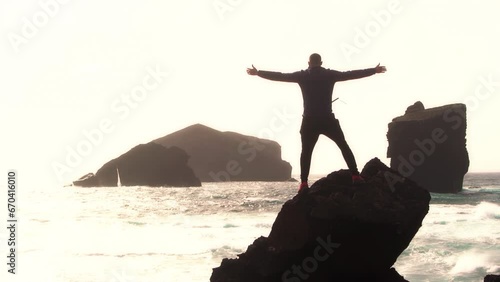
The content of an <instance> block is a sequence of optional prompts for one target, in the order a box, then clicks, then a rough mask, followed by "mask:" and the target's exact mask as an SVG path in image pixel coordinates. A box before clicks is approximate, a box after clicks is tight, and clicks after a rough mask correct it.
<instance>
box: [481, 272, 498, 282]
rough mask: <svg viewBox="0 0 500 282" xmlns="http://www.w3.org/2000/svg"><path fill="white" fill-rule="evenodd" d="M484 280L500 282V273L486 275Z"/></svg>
mask: <svg viewBox="0 0 500 282" xmlns="http://www.w3.org/2000/svg"><path fill="white" fill-rule="evenodd" d="M484 282H500V275H493V274H488V275H486V276H485V277H484Z"/></svg>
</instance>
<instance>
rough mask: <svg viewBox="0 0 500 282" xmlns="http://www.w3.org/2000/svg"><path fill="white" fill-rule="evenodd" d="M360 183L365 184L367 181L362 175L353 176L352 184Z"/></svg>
mask: <svg viewBox="0 0 500 282" xmlns="http://www.w3.org/2000/svg"><path fill="white" fill-rule="evenodd" d="M360 183H365V180H364V179H363V177H361V175H359V174H353V175H352V184H360Z"/></svg>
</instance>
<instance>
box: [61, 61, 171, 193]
mask: <svg viewBox="0 0 500 282" xmlns="http://www.w3.org/2000/svg"><path fill="white" fill-rule="evenodd" d="M145 71H146V74H145V75H144V76H143V77H142V80H141V82H140V83H138V84H136V85H135V86H134V87H132V88H131V89H130V91H129V92H128V93H121V94H120V96H118V97H116V98H115V99H114V100H113V101H112V103H111V105H110V109H111V112H112V113H113V115H109V116H105V117H103V118H101V120H100V121H99V123H98V124H96V125H95V126H94V127H93V128H90V129H88V128H87V129H83V130H82V136H81V139H80V140H79V141H78V142H76V144H74V146H70V145H66V146H65V151H66V157H65V158H64V161H63V162H59V161H53V162H52V163H51V166H52V170H53V171H54V173H55V175H56V176H57V179H58V180H59V182H60V183H62V182H63V176H64V175H65V174H67V173H70V172H72V171H73V169H75V168H76V167H77V166H79V165H80V164H82V163H83V162H84V160H85V157H88V156H89V155H90V154H91V153H92V152H93V150H94V149H95V148H96V147H98V146H99V145H101V144H102V143H103V142H104V140H105V139H106V136H108V135H109V134H111V133H113V131H114V130H115V128H116V125H117V124H118V123H119V121H124V120H125V119H127V118H128V117H129V116H130V115H131V113H132V112H133V111H134V110H137V108H138V107H139V106H140V105H141V103H143V102H144V100H146V99H147V98H148V97H150V95H151V94H152V93H154V92H156V91H157V90H158V88H159V87H160V86H161V84H162V83H164V81H165V79H166V78H167V77H168V76H169V75H170V72H169V71H163V70H162V69H161V68H160V66H159V65H156V66H155V67H151V66H148V67H146V69H145Z"/></svg>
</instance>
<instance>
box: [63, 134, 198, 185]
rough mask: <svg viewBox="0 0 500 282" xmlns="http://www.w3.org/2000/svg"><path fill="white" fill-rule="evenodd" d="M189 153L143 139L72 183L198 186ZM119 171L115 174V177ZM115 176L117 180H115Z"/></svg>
mask: <svg viewBox="0 0 500 282" xmlns="http://www.w3.org/2000/svg"><path fill="white" fill-rule="evenodd" d="M188 159H189V156H188V155H187V154H186V152H184V151H183V150H182V149H180V148H178V147H171V148H168V149H167V148H165V147H164V146H161V145H159V144H156V143H152V142H150V143H147V144H142V145H138V146H136V147H134V148H132V149H131V150H130V151H128V152H127V153H125V154H123V155H121V156H120V157H118V158H116V159H113V160H111V161H109V162H107V163H106V164H104V165H103V166H102V167H101V168H100V169H99V170H98V171H97V173H96V174H95V175H94V174H92V173H89V174H86V175H84V176H83V177H82V178H80V179H79V180H77V181H74V182H73V184H74V185H75V186H83V187H101V186H107V187H114V186H117V184H118V182H121V185H122V186H152V187H159V186H174V187H188V186H201V183H200V180H199V179H198V178H196V176H195V175H194V172H193V170H192V169H191V168H190V167H189V166H188V165H187V162H188ZM118 174H119V177H118ZM118 178H119V180H118Z"/></svg>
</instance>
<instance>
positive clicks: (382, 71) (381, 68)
mask: <svg viewBox="0 0 500 282" xmlns="http://www.w3.org/2000/svg"><path fill="white" fill-rule="evenodd" d="M386 71H387V69H386V68H385V67H384V66H381V65H380V63H379V64H378V65H377V66H376V67H375V73H384V72H386Z"/></svg>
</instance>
